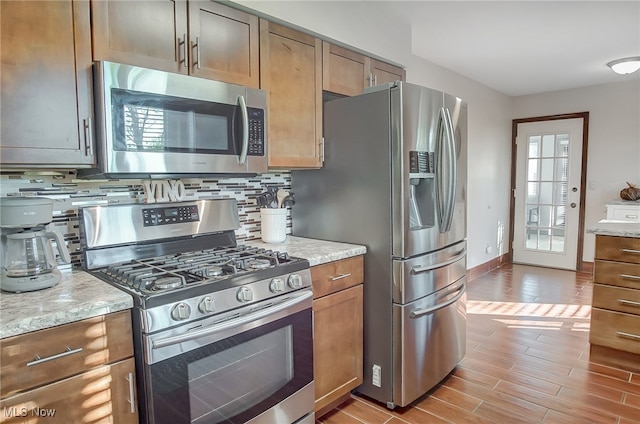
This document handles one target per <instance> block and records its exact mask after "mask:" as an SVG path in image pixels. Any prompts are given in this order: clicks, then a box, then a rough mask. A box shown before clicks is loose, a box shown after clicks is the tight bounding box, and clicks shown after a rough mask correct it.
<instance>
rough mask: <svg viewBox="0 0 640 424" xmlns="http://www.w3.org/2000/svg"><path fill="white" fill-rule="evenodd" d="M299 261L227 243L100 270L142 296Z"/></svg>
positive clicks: (115, 281) (119, 264)
mask: <svg viewBox="0 0 640 424" xmlns="http://www.w3.org/2000/svg"><path fill="white" fill-rule="evenodd" d="M296 261H300V259H297V258H291V257H289V255H288V254H287V253H282V252H277V251H273V250H266V249H261V248H257V247H250V246H223V247H215V248H212V249H207V250H201V251H195V252H185V253H177V254H174V255H165V256H160V257H153V258H148V259H137V260H132V261H128V262H125V263H118V264H113V265H110V266H108V267H107V268H106V269H103V270H101V271H100V272H101V273H102V274H103V275H105V276H107V277H108V278H109V279H110V280H111V281H113V282H114V283H117V284H120V285H123V286H127V287H130V288H131V289H133V290H134V291H136V292H138V293H139V294H141V295H153V294H157V293H159V292H165V291H170V290H176V289H180V288H184V287H186V286H188V285H196V284H215V283H216V282H221V281H223V280H228V279H229V278H230V277H234V276H237V275H243V274H248V273H252V272H253V273H256V272H259V271H261V270H266V269H270V268H276V267H280V266H282V265H284V264H287V263H292V262H296ZM280 272H281V270H278V273H280ZM257 276H258V277H259V274H257ZM212 289H213V290H215V288H212Z"/></svg>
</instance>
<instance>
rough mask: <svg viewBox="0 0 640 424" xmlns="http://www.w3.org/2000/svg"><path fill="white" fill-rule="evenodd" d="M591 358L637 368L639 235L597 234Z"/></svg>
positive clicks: (639, 366) (639, 349) (639, 364)
mask: <svg viewBox="0 0 640 424" xmlns="http://www.w3.org/2000/svg"><path fill="white" fill-rule="evenodd" d="M593 283H594V284H593V298H592V304H591V306H592V308H591V327H590V330H589V343H590V344H591V347H590V359H591V361H593V362H599V363H603V364H605V365H610V366H615V367H618V368H623V369H626V370H629V371H634V372H640V238H632V237H614V236H605V235H597V236H596V251H595V264H594V272H593Z"/></svg>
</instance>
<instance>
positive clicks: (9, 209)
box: [0, 197, 71, 292]
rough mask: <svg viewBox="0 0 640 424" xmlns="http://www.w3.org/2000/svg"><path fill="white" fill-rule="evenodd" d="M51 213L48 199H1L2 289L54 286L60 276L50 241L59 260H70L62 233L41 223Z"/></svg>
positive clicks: (38, 288)
mask: <svg viewBox="0 0 640 424" xmlns="http://www.w3.org/2000/svg"><path fill="white" fill-rule="evenodd" d="M52 216H53V201H52V200H51V199H45V198H22V197H17V198H3V199H1V202H0V218H1V220H0V227H2V230H3V234H2V250H3V254H2V261H3V262H2V272H1V275H0V288H1V289H2V290H5V291H11V292H26V291H33V290H40V289H44V288H48V287H52V286H55V285H56V284H58V282H59V281H60V280H61V278H62V276H61V274H60V271H59V270H58V269H57V265H56V256H55V254H54V251H53V246H52V243H51V242H52V241H54V242H55V244H56V247H57V250H58V253H59V255H60V259H61V260H62V261H63V262H65V263H71V258H70V255H69V251H68V250H67V247H66V245H65V243H64V238H63V236H62V234H60V233H59V232H58V231H49V230H46V229H45V224H47V223H49V222H51V221H52Z"/></svg>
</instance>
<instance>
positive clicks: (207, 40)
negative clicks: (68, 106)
mask: <svg viewBox="0 0 640 424" xmlns="http://www.w3.org/2000/svg"><path fill="white" fill-rule="evenodd" d="M92 12H93V14H92V19H93V44H94V52H93V58H94V60H108V61H111V62H118V63H126V64H129V65H135V66H142V67H146V68H151V69H159V70H162V71H168V72H178V73H183V74H190V75H194V76H198V77H202V78H208V79H214V80H219V81H224V82H229V83H233V84H239V85H245V86H250V87H255V88H257V87H258V86H259V62H258V60H259V42H258V18H257V17H255V16H252V15H250V14H248V13H244V12H241V11H238V10H235V9H232V8H230V7H227V6H224V5H222V4H219V3H214V2H211V1H186V0H138V1H119V0H108V1H107V0H104V1H95V2H92Z"/></svg>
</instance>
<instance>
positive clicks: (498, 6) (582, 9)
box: [370, 0, 640, 96]
mask: <svg viewBox="0 0 640 424" xmlns="http://www.w3.org/2000/svg"><path fill="white" fill-rule="evenodd" d="M370 6H372V7H374V8H375V9H377V10H376V12H377V13H388V14H389V16H393V17H394V20H396V19H397V20H399V21H401V22H406V23H407V25H410V26H411V42H412V52H413V54H414V55H416V56H419V57H422V58H424V59H426V60H428V61H430V62H432V63H435V64H437V65H440V66H442V67H444V68H447V69H450V70H452V71H455V72H457V73H459V74H461V75H464V76H466V77H468V78H471V79H473V80H475V81H478V82H480V83H482V84H484V85H486V86H488V87H491V88H494V89H496V90H498V91H500V92H502V93H504V94H507V95H510V96H518V95H524V94H533V93H541V92H546V91H555V90H562V89H568V88H576V87H584V86H590V85H597V84H605V83H612V82H620V81H624V80H627V79H632V78H640V72H636V73H635V74H632V75H627V76H620V75H617V74H615V73H613V71H611V70H610V69H609V68H608V67H607V66H606V63H607V62H609V61H611V60H614V59H619V58H622V57H628V56H640V1H639V0H632V1H516V0H511V1H480V0H476V1H453V0H448V1H426V0H422V1H376V2H372V3H371V4H370Z"/></svg>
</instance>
